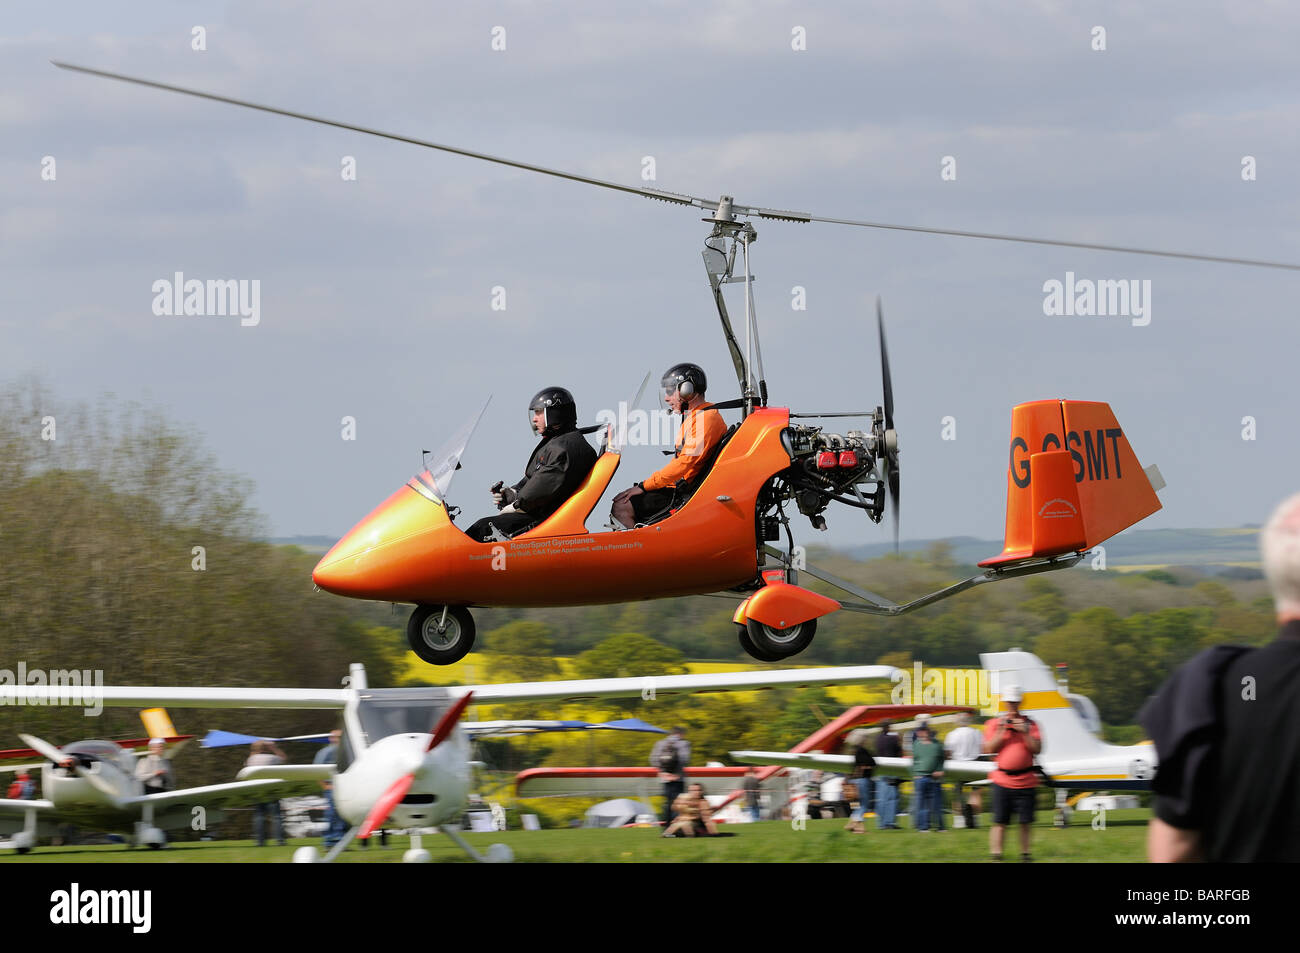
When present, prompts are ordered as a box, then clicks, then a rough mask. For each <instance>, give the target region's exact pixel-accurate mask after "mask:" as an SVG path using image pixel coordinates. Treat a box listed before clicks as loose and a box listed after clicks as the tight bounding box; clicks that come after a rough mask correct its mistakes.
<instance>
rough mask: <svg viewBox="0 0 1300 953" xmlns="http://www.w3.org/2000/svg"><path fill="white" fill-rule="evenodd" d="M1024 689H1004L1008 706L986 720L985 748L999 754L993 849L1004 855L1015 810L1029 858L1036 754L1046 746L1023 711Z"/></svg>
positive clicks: (991, 834)
mask: <svg viewBox="0 0 1300 953" xmlns="http://www.w3.org/2000/svg"><path fill="white" fill-rule="evenodd" d="M1020 700H1021V693H1020V689H1019V687H1017V686H1008V687H1007V689H1006V690H1005V691H1004V692H1003V693H1002V701H1003V702H1004V703H1005V704H1006V706H1007V710H1006V711H1004V712H1002V714H1000V715H998V717H996V718H990V719H989V720H988V721H986V722H985V723H984V751H985V752H986V753H988V754H996V755H997V756H998V758H997V770H995V771H994V772H993V773H992V774H990V775H989V780H990V781H992V782H993V826H992V827H991V828H990V829H989V853H991V854H992V855H993V859H994V860H1001V859H1002V842H1003V838H1004V836H1005V835H1006V830H1007V824H1009V823H1010V822H1011V815H1012V813H1013V812H1014V813H1015V814H1016V816H1017V817H1018V818H1019V819H1020V859H1021V860H1022V861H1029V860H1031V859H1032V858H1031V857H1030V855H1029V834H1030V831H1031V829H1032V828H1031V826H1030V825H1032V824H1033V823H1034V796H1035V794H1036V793H1037V789H1038V773H1037V772H1036V771H1035V770H1034V755H1036V754H1038V752H1039V751H1041V750H1042V749H1043V736H1042V734H1041V733H1040V732H1039V730H1038V725H1036V724H1035V723H1034V721H1033V719H1032V718H1029V717H1027V716H1026V715H1022V714H1021V713H1020Z"/></svg>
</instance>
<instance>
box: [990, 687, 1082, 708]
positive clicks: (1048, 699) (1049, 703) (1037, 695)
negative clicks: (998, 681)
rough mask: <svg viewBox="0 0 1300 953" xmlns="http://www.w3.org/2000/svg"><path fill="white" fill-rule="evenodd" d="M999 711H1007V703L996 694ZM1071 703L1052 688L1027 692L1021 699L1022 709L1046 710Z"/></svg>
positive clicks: (1063, 706)
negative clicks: (1044, 690)
mask: <svg viewBox="0 0 1300 953" xmlns="http://www.w3.org/2000/svg"><path fill="white" fill-rule="evenodd" d="M993 697H994V699H996V704H997V706H998V711H1006V710H1007V709H1008V706H1007V703H1006V702H1004V701H1003V700H1002V696H1000V695H994V696H993ZM1069 707H1070V703H1069V701H1067V700H1066V698H1065V697H1064V696H1063V695H1062V694H1061V693H1060V692H1058V691H1055V690H1052V691H1047V692H1025V697H1024V698H1022V699H1021V700H1020V710H1021V711H1044V710H1045V709H1049V708H1069Z"/></svg>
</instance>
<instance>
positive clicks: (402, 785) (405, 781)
mask: <svg viewBox="0 0 1300 953" xmlns="http://www.w3.org/2000/svg"><path fill="white" fill-rule="evenodd" d="M414 783H415V774H414V773H412V774H404V775H402V776H401V777H400V778H398V779H397V780H396V781H394V782H393V783H392V784H390V785H389V786H388V790H387V791H385V792H384V793H383V794H382V795H381V796H380V798H379V800H378V801H376V802H375V806H374V807H372V808H371V809H370V813H369V814H367V815H366V819H365V820H364V821H363V822H362V824H361V830H359V831H357V837H359V838H360V839H361V840H365V839H366V838H367V837H369V836H370V835H371V834H373V833H374V832H375V831H376V830H377V829H378V828H379V827H380V826H381V825H382V824H383V823H384V821H386V820H388V815H389V814H392V813H393V808H395V807H397V805H398V804H400V803H402V798H404V797H406V792H407V791H409V790H411V785H412V784H414Z"/></svg>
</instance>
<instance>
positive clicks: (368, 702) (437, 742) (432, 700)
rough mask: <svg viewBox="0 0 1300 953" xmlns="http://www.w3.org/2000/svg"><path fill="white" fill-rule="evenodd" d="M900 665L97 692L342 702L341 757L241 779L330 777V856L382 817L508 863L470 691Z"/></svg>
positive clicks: (663, 683) (659, 683)
mask: <svg viewBox="0 0 1300 953" xmlns="http://www.w3.org/2000/svg"><path fill="white" fill-rule="evenodd" d="M894 671H895V669H894V668H892V667H891V666H888V665H863V666H856V667H841V668H813V669H796V670H788V671H755V672H729V673H718V674H709V675H671V676H661V677H652V678H651V677H647V678H604V679H579V680H573V681H555V682H522V683H516V684H503V685H474V686H449V687H445V688H370V687H369V686H368V685H367V683H366V673H365V669H364V667H363V666H361V665H353V666H352V670H351V675H350V676H349V678H348V680H347V682H346V686H347V687H345V688H339V689H324V690H317V689H307V688H184V687H174V688H159V687H109V686H105V687H103V688H98V689H96V701H98V702H100V703H102V704H104V705H119V706H133V707H139V706H143V705H167V706H169V707H174V708H274V709H304V708H306V709H333V710H337V711H339V712H341V713H342V717H343V724H342V730H343V734H342V738H341V740H340V742H339V748H338V757H337V762H336V763H335V764H293V765H268V766H259V767H253V768H245V769H244V770H243V771H241V772H240V773H239V778H240V780H239V781H236V782H234V783H235V784H265V785H283V783H284V782H297V783H298V785H299V786H300V787H301V788H306V789H308V790H313V791H315V792H319V789H320V788H319V783H320V782H321V781H323V780H331V781H332V783H333V791H334V803H335V808H336V810H337V811H338V813H339V815H340V816H341V817H342V818H343V819H344V820H345V821H346V822H347V823H348V825H349V827H350V830H349V831H348V833H347V834H346V835H345V837H344V838H343V840H342V841H340V842H339V844H338V845H336V846H335V847H334V848H333V849H332V850H331V851H330V853H329V854H327V855H326V856H325V857H324V860H325V861H330V860H333V859H334V857H335V856H337V855H338V853H339V852H340V851H342V850H343V849H344V848H345V847H346V846H347V845H348V843H349V842H350V841H351V840H352V838H353V837H361V838H365V837H369V836H370V834H371V833H372V832H373V831H374V830H376V829H377V828H379V827H387V828H392V829H408V830H409V829H418V828H429V827H437V828H440V829H441V830H442V831H443V833H445V834H447V835H448V836H449V837H450V838H451V839H452V840H453V841H455V842H456V843H457V844H458V845H459V846H460V847H461V849H463V850H464V851H465V852H466V853H467V854H468V855H469V856H470V857H472V858H473V859H475V860H480V861H490V862H504V861H509V860H512V859H513V854H512V852H511V851H510V849H509V848H508V847H507V846H506V845H504V844H493V845H492V846H491V847H490V848H489V849H488V851H487V853H486V855H480V854H479V853H478V852H477V851H475V850H474V849H473V848H472V847H471V846H470V845H469V844H468V843H467V842H466V841H465V840H464V838H462V837H461V836H460V832H459V830H458V829H457V828H456V827H454V826H452V822H453V821H454V820H455V819H456V818H457V817H459V816H460V814H461V813H462V812H463V811H464V809H465V807H466V804H467V800H468V795H469V791H470V749H469V739H468V735H467V733H466V732H465V731H464V730H463V728H462V726H461V725H460V724H459V721H460V716H461V715H462V714H463V713H464V711H465V708H466V707H467V706H468V704H469V703H470V700H471V699H473V701H475V702H476V703H479V704H489V705H496V704H505V703H508V702H525V701H530V702H531V701H547V702H553V703H556V704H565V703H571V702H579V701H588V700H590V699H593V698H630V697H637V696H640V697H641V698H643V699H646V700H654V699H658V698H661V697H671V696H675V695H687V694H693V693H695V692H722V691H754V690H756V689H763V688H804V687H809V686H814V685H818V686H831V685H852V684H859V683H862V682H867V681H872V680H875V679H889V678H890V676H891V675H892V674H893V673H894ZM17 691H18V692H19V693H20V694H24V693H25V695H26V697H27V700H28V701H27V703H28V704H57V703H59V702H58V697H59V696H58V693H57V692H58V690H57V689H55V690H53V691H51V690H50V689H48V688H42V687H35V686H29V687H22V686H18V687H17ZM77 703H78V704H81V703H82V702H81V701H78V702H77ZM216 787H223V786H222V785H217V786H216ZM286 793H287V792H286ZM295 793H301V790H299V791H297V792H295ZM24 803H29V802H24ZM318 858H319V854H318V853H317V851H316V848H314V847H302V848H299V849H298V850H297V851H296V852H295V854H294V859H295V860H296V861H315V860H317V859H318ZM404 859H405V860H408V861H427V860H428V859H429V853H428V851H425V850H423V849H422V848H420V846H419V840H418V835H413V836H412V844H411V849H410V850H408V851H407V852H406V855H405V857H404Z"/></svg>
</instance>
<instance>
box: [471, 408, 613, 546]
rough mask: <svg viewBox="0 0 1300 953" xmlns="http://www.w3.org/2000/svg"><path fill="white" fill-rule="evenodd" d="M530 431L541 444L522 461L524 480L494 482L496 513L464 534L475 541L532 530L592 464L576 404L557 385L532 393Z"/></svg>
mask: <svg viewBox="0 0 1300 953" xmlns="http://www.w3.org/2000/svg"><path fill="white" fill-rule="evenodd" d="M528 413H529V419H530V421H531V423H532V425H533V432H534V433H537V434H540V435H541V437H542V442H541V443H539V444H538V445H537V448H536V449H535V450H533V454H532V456H531V457H529V458H528V466H526V467H525V468H524V478H523V479H522V480H520V481H519V482H518V483H516V484H515V485H514V486H504V485H503V484H502V483H498V484H497V485H496V486H494V487H493V488H492V499H493V501H494V502H495V503H496V505H497V508H498V509H499V510H500V511H501V512H500V513H498V514H497V515H496V516H485V517H483V519H481V520H479V521H477V522H476V523H474V524H473V525H472V526H470V528H469V529H467V530H465V535H466V536H468V537H470V539H476V540H478V541H479V542H481V543H488V542H492V541H493V540H496V539H509V538H510V537H512V536H517V535H519V534H520V533H522V532H524V531H525V530H528V529H531V528H532V527H534V526H536V525H537V524H538V523H540V522H541V521H542V520H544V519H546V517H548V516H550V515H551V514H552V513H554V512H555V511H556V510H557V509H559V508H560V504H562V503H563V502H564V501H565V500H567V499H568V498H569V497H570V496H572V495H573V493H574V491H575V490H577V489H578V487H579V486H581V485H582V481H583V480H585V479H586V478H587V474H589V473H590V472H591V468H592V467H593V466H595V465H596V451H595V450H592V449H591V444H589V443H587V438H586V437H584V436H583V435H582V434H581V433H579V432H578V429H577V427H578V406H577V404H576V403H574V400H573V395H572V394H570V393H569V392H568V391H567V390H565V389H564V388H563V387H548V388H546V389H545V390H541V391H538V392H537V396H535V397H534V398H533V399H532V402H531V403H530V404H529V405H528Z"/></svg>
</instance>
